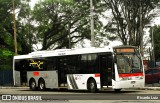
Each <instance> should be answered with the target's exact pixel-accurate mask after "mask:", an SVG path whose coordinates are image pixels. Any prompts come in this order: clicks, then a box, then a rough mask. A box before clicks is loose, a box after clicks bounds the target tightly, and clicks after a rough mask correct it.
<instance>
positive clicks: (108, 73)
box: [99, 54, 113, 87]
mask: <svg viewBox="0 0 160 103" xmlns="http://www.w3.org/2000/svg"><path fill="white" fill-rule="evenodd" d="M99 56H100V57H99V63H100V81H101V87H103V86H111V85H112V82H111V81H112V79H111V78H112V60H113V59H112V58H111V57H112V55H111V54H105V55H99Z"/></svg>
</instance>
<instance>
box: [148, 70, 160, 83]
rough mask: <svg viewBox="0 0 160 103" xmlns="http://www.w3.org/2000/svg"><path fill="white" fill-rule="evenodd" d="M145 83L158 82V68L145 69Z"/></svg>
mask: <svg viewBox="0 0 160 103" xmlns="http://www.w3.org/2000/svg"><path fill="white" fill-rule="evenodd" d="M145 83H160V69H159V68H158V69H157V68H156V69H148V70H146V71H145Z"/></svg>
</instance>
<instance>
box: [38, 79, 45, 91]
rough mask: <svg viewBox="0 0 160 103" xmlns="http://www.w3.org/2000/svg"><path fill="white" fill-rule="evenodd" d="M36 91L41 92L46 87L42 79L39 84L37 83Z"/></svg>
mask: <svg viewBox="0 0 160 103" xmlns="http://www.w3.org/2000/svg"><path fill="white" fill-rule="evenodd" d="M38 89H39V90H41V91H43V90H45V89H46V85H45V81H44V79H40V80H39V82H38Z"/></svg>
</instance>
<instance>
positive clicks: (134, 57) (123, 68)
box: [117, 53, 142, 73]
mask: <svg viewBox="0 0 160 103" xmlns="http://www.w3.org/2000/svg"><path fill="white" fill-rule="evenodd" d="M141 65H142V64H141V58H140V56H139V54H135V53H130V54H118V55H117V68H118V73H139V72H142V68H141Z"/></svg>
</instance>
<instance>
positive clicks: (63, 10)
mask: <svg viewBox="0 0 160 103" xmlns="http://www.w3.org/2000/svg"><path fill="white" fill-rule="evenodd" d="M97 2H98V1H97ZM95 4H96V1H95ZM98 4H99V3H97V4H96V6H99V7H100V5H98ZM100 11H102V10H100V9H97V11H95V12H100ZM32 13H33V18H34V21H36V24H37V27H36V28H37V31H36V32H35V33H36V35H37V36H36V37H37V38H38V40H39V41H40V42H42V50H46V49H58V48H70V47H73V46H74V44H76V43H77V42H79V41H82V40H83V39H90V38H91V37H90V5H89V2H88V1H87V0H86V1H74V0H68V1H65V0H64V1H63V0H62V1H56V0H55V1H53V0H46V1H44V2H40V3H39V4H37V5H36V6H35V8H34V10H33V11H32ZM94 19H95V20H96V22H95V29H100V27H101V26H102V24H101V22H99V20H98V14H97V15H95V16H94ZM97 31H98V30H97Z"/></svg>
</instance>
